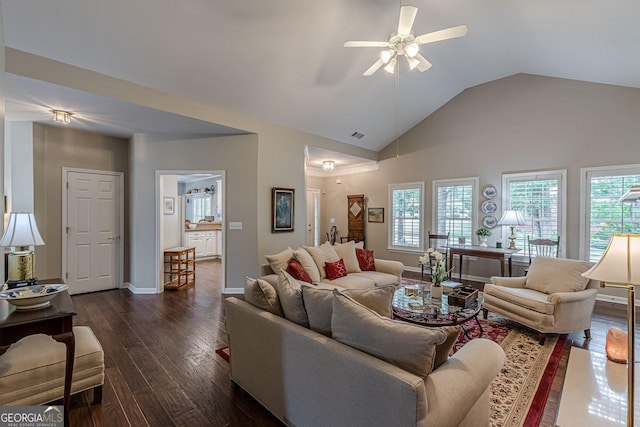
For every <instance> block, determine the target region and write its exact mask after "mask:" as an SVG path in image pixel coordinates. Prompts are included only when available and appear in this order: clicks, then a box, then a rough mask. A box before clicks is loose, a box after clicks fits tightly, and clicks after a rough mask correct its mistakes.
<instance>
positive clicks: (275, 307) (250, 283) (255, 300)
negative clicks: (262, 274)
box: [244, 277, 284, 317]
mask: <svg viewBox="0 0 640 427" xmlns="http://www.w3.org/2000/svg"><path fill="white" fill-rule="evenodd" d="M244 299H245V300H246V301H247V302H248V303H249V304H252V305H255V306H256V307H258V308H261V309H263V310H266V311H268V312H270V313H273V314H277V315H278V316H280V317H282V316H284V313H283V312H282V307H280V299H279V298H278V293H277V292H276V290H275V289H274V287H273V286H272V285H271V284H270V283H269V282H267V281H265V280H262V279H252V278H250V277H247V278H246V279H245V280H244Z"/></svg>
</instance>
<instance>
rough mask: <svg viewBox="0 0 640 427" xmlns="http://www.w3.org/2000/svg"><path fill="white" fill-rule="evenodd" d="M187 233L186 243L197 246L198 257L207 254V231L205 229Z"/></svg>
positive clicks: (193, 246) (189, 245)
mask: <svg viewBox="0 0 640 427" xmlns="http://www.w3.org/2000/svg"><path fill="white" fill-rule="evenodd" d="M185 234H186V236H185V237H186V239H185V245H186V246H188V247H192V248H196V257H204V256H207V255H206V254H207V241H206V238H207V236H206V233H205V232H204V231H192V232H188V233H185Z"/></svg>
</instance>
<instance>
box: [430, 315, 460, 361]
mask: <svg viewBox="0 0 640 427" xmlns="http://www.w3.org/2000/svg"><path fill="white" fill-rule="evenodd" d="M439 329H441V330H443V331H444V332H445V333H446V334H447V340H446V341H445V342H443V343H442V344H440V345H438V346H436V360H435V362H434V363H433V369H434V370H435V369H438V367H439V366H441V365H442V364H443V363H444V362H446V361H447V360H449V356H450V355H451V353H452V351H453V346H454V345H455V344H456V341H458V336H459V335H460V331H461V330H462V327H460V326H443V327H441V328H439Z"/></svg>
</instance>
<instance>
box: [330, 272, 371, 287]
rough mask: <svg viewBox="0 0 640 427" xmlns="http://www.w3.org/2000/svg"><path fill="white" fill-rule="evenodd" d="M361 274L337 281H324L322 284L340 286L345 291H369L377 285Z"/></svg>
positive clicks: (350, 275)
mask: <svg viewBox="0 0 640 427" xmlns="http://www.w3.org/2000/svg"><path fill="white" fill-rule="evenodd" d="M360 274H361V273H353V274H347V275H346V276H344V277H339V278H337V279H335V280H329V279H324V280H323V281H322V282H321V283H327V284H330V285H336V286H340V287H341V288H345V289H369V288H370V287H372V286H375V285H376V282H375V281H373V280H371V279H369V278H367V277H363V276H360Z"/></svg>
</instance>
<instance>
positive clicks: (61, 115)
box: [53, 110, 72, 125]
mask: <svg viewBox="0 0 640 427" xmlns="http://www.w3.org/2000/svg"><path fill="white" fill-rule="evenodd" d="M71 116H72V114H71V113H70V112H68V111H63V110H53V121H54V122H56V123H62V124H65V125H68V124H69V123H71Z"/></svg>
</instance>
